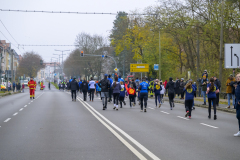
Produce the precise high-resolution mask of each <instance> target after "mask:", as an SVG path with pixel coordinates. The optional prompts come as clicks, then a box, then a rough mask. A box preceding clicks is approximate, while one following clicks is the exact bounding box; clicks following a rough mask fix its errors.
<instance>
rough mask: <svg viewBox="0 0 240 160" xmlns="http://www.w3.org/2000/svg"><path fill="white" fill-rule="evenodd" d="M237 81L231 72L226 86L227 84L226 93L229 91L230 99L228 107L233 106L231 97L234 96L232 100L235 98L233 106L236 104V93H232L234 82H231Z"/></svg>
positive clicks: (228, 96) (228, 97)
mask: <svg viewBox="0 0 240 160" xmlns="http://www.w3.org/2000/svg"><path fill="white" fill-rule="evenodd" d="M234 81H235V78H234V77H233V75H232V74H230V76H229V77H228V80H227V82H226V86H227V88H226V93H227V99H228V107H227V108H231V107H230V104H231V103H230V99H231V97H232V100H233V106H234V105H235V95H234V94H232V92H233V87H232V84H231V83H233V82H234Z"/></svg>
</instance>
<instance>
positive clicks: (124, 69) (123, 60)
mask: <svg viewBox="0 0 240 160" xmlns="http://www.w3.org/2000/svg"><path fill="white" fill-rule="evenodd" d="M123 79H124V81H125V50H123Z"/></svg>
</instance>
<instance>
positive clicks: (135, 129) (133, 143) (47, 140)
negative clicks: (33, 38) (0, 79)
mask: <svg viewBox="0 0 240 160" xmlns="http://www.w3.org/2000/svg"><path fill="white" fill-rule="evenodd" d="M78 95H79V96H78V98H77V102H72V101H71V97H70V93H69V92H60V91H58V90H56V89H53V88H52V90H48V89H45V90H44V91H39V89H37V92H36V99H35V100H30V99H29V94H28V92H25V93H20V94H16V95H11V96H6V97H3V98H1V99H0V126H1V127H0V160H14V159H16V160H75V159H76V160H88V159H89V160H91V159H92V160H95V159H96V160H135V159H162V160H193V159H194V160H205V159H210V160H224V159H229V160H239V159H240V152H239V148H240V137H233V134H234V133H236V132H237V131H238V124H237V119H236V117H235V115H234V114H230V113H225V112H221V111H218V112H217V116H218V119H217V120H216V121H215V120H213V119H210V120H209V119H208V118H207V115H208V113H207V109H205V108H196V110H194V111H193V113H192V119H190V120H189V119H185V117H184V115H185V110H184V106H183V105H182V104H176V106H175V108H174V109H173V110H170V107H169V104H168V102H165V103H164V104H163V106H162V107H161V108H155V105H154V101H153V100H152V99H149V101H148V107H149V108H148V109H147V113H144V112H140V108H139V105H136V106H135V107H133V108H130V107H129V104H128V103H127V105H126V106H123V108H121V109H120V110H119V111H115V110H113V109H112V108H113V104H112V103H108V108H107V110H105V111H103V110H102V104H101V101H100V99H99V98H97V97H95V100H94V102H90V101H87V102H83V101H82V95H80V94H78Z"/></svg>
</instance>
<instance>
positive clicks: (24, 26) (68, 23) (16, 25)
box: [0, 0, 157, 62]
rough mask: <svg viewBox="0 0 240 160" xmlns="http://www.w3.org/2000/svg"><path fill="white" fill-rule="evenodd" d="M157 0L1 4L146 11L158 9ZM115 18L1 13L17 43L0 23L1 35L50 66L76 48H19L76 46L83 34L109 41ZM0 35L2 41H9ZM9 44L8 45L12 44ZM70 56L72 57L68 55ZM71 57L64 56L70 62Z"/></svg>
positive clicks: (1, 2)
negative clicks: (156, 7)
mask: <svg viewBox="0 0 240 160" xmlns="http://www.w3.org/2000/svg"><path fill="white" fill-rule="evenodd" d="M156 4H157V0H0V9H19V10H41V11H42V10H44V11H71V12H75V11H76V12H77V11H78V12H105V13H117V12H118V11H125V12H130V11H134V10H136V9H137V10H139V11H142V10H143V9H144V8H146V7H148V6H154V5H156ZM114 19H115V15H81V14H49V13H25V12H23V13H22V12H5V11H0V20H1V21H2V22H3V23H4V25H5V26H6V27H7V29H8V31H9V32H10V33H11V34H12V36H13V37H14V38H15V39H16V40H17V42H18V43H17V42H15V41H14V40H13V38H12V37H11V36H10V35H9V34H8V32H7V31H6V29H5V28H4V27H3V25H2V24H1V23H0V31H1V32H2V33H3V34H4V35H5V37H7V39H8V40H9V41H10V42H11V43H12V48H13V49H15V50H16V51H17V53H18V54H23V53H24V52H26V51H35V52H37V53H39V54H40V55H41V56H42V57H43V59H44V61H45V62H46V61H47V62H49V61H50V60H51V57H58V56H55V55H53V54H54V53H55V54H60V53H61V52H56V51H54V50H55V49H58V50H73V49H74V47H26V46H25V47H24V49H22V47H21V48H19V49H17V48H16V47H15V46H17V44H25V45H35V44H37V45H73V44H74V42H75V38H76V35H77V34H79V33H81V32H86V33H90V34H98V35H102V36H105V37H107V36H108V35H109V34H110V30H111V29H112V27H113V21H114ZM1 32H0V39H1V40H6V38H5V37H4V36H3V34H2V33H1ZM8 40H7V42H9V41H8ZM14 45H15V46H14ZM66 54H69V52H67V53H66ZM66 56H67V55H65V56H64V58H66Z"/></svg>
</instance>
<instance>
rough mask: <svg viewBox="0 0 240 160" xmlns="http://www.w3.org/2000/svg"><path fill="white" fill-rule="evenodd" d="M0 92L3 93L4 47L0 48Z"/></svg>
mask: <svg viewBox="0 0 240 160" xmlns="http://www.w3.org/2000/svg"><path fill="white" fill-rule="evenodd" d="M0 51H1V54H0V91H1V84H2V54H3V47H2V46H0Z"/></svg>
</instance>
